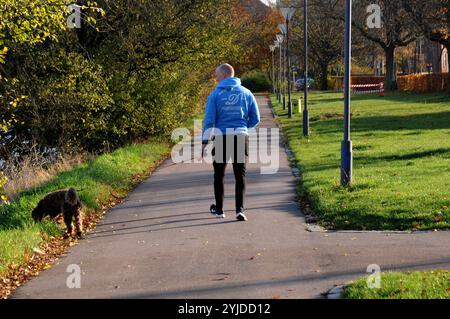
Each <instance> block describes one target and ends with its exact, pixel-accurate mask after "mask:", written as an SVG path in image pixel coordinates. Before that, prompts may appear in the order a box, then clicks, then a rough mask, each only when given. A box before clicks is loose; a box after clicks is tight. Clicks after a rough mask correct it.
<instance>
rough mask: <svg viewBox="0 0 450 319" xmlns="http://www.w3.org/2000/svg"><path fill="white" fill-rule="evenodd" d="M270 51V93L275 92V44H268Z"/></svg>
mask: <svg viewBox="0 0 450 319" xmlns="http://www.w3.org/2000/svg"><path fill="white" fill-rule="evenodd" d="M269 49H270V52H271V53H272V70H271V73H272V94H275V91H276V90H275V57H274V51H275V45H270V46H269Z"/></svg>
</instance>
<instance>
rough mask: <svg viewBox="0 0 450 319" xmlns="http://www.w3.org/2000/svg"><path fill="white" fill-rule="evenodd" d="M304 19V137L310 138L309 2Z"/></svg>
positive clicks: (305, 7) (305, 3) (305, 5)
mask: <svg viewBox="0 0 450 319" xmlns="http://www.w3.org/2000/svg"><path fill="white" fill-rule="evenodd" d="M303 11H304V13H303V16H304V17H303V19H304V26H303V29H304V44H303V47H304V67H305V70H304V74H303V75H304V80H303V81H304V82H303V89H304V97H303V99H304V102H303V104H304V110H303V136H305V137H307V136H309V109H308V0H304V2H303Z"/></svg>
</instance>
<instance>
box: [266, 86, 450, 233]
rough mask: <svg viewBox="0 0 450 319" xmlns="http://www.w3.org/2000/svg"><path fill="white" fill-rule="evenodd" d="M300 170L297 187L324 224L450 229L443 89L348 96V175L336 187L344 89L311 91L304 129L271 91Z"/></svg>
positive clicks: (448, 123) (447, 106) (447, 112)
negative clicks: (345, 183)
mask: <svg viewBox="0 0 450 319" xmlns="http://www.w3.org/2000/svg"><path fill="white" fill-rule="evenodd" d="M298 97H300V94H298V93H297V94H295V95H294V98H298ZM271 101H272V104H273V106H274V109H275V112H276V113H277V114H278V116H279V117H278V120H279V121H280V123H281V124H282V127H283V130H284V132H285V135H286V136H287V138H288V141H289V144H290V147H291V149H292V151H293V152H294V154H295V159H296V161H297V163H298V166H299V169H300V171H301V173H302V182H301V184H300V185H299V188H298V190H299V193H300V194H301V196H303V197H304V198H307V199H308V201H309V203H310V204H311V208H312V210H313V212H314V213H315V215H316V216H317V217H318V218H319V221H320V223H321V225H323V226H324V227H326V228H329V229H358V230H369V229H379V230H419V229H420V230H430V229H448V228H450V208H449V207H450V96H449V95H444V94H422V95H413V94H401V93H392V94H389V93H388V94H386V97H384V98H383V97H379V96H378V95H376V94H370V95H355V96H353V97H352V111H351V113H352V129H351V131H352V140H353V145H354V182H353V185H352V186H351V187H348V188H343V187H341V186H340V183H339V180H340V146H341V141H342V137H343V133H342V131H343V115H342V114H343V94H342V93H319V92H312V93H311V94H310V104H309V105H310V120H311V136H310V137H309V139H306V138H303V137H302V114H298V113H295V114H294V117H293V119H289V118H288V117H287V110H283V109H282V106H281V105H279V104H278V103H276V99H275V98H274V96H272V97H271Z"/></svg>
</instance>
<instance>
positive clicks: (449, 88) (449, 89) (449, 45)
mask: <svg viewBox="0 0 450 319" xmlns="http://www.w3.org/2000/svg"><path fill="white" fill-rule="evenodd" d="M445 48H446V49H447V65H448V73H447V88H446V89H447V92H449V93H450V60H449V58H450V42H447V43H446V44H445Z"/></svg>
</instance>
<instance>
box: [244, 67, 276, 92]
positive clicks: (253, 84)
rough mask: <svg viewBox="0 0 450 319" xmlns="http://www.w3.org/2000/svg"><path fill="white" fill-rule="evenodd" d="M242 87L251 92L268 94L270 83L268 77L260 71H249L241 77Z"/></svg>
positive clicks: (270, 88) (270, 87)
mask: <svg viewBox="0 0 450 319" xmlns="http://www.w3.org/2000/svg"><path fill="white" fill-rule="evenodd" d="M242 85H243V86H245V87H246V88H247V89H249V90H250V91H252V92H268V91H270V90H272V83H271V82H270V79H269V77H268V75H267V74H266V73H265V72H262V71H250V72H248V73H245V74H244V75H243V76H242Z"/></svg>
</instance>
